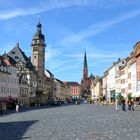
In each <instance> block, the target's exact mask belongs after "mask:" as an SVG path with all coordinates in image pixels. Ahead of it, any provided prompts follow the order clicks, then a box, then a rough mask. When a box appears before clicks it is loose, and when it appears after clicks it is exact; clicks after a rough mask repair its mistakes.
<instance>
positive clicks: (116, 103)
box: [115, 99, 118, 111]
mask: <svg viewBox="0 0 140 140" xmlns="http://www.w3.org/2000/svg"><path fill="white" fill-rule="evenodd" d="M115 105H116V111H118V99H116V102H115Z"/></svg>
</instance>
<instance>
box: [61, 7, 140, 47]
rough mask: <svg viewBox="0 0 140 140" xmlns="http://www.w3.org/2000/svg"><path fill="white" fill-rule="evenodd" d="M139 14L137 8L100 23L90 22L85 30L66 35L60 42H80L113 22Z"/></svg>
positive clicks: (119, 21)
mask: <svg viewBox="0 0 140 140" xmlns="http://www.w3.org/2000/svg"><path fill="white" fill-rule="evenodd" d="M138 15H140V10H139V9H137V10H135V11H132V12H129V13H125V14H123V15H119V16H117V17H115V18H113V19H111V20H108V21H104V22H101V23H97V24H92V25H90V26H89V27H88V28H86V29H85V30H83V31H81V32H79V33H74V34H73V35H72V36H70V37H66V38H64V39H63V40H62V43H64V44H66V43H68V42H69V43H71V42H80V41H82V40H83V39H86V38H88V37H90V36H93V35H96V34H99V33H101V32H103V31H105V30H106V29H107V28H109V27H111V26H113V25H115V24H119V23H121V22H123V21H125V20H128V19H130V18H134V17H136V16H138Z"/></svg>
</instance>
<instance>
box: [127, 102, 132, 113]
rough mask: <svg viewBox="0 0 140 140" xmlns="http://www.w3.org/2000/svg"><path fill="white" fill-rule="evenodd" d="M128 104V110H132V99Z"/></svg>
mask: <svg viewBox="0 0 140 140" xmlns="http://www.w3.org/2000/svg"><path fill="white" fill-rule="evenodd" d="M127 105H128V110H129V111H131V100H128V101H127Z"/></svg>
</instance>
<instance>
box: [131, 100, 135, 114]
mask: <svg viewBox="0 0 140 140" xmlns="http://www.w3.org/2000/svg"><path fill="white" fill-rule="evenodd" d="M131 110H132V111H134V100H133V99H131Z"/></svg>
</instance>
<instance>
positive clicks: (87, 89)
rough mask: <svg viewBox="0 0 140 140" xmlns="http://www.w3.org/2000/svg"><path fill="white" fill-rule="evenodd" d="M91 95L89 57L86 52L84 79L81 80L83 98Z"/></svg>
mask: <svg viewBox="0 0 140 140" xmlns="http://www.w3.org/2000/svg"><path fill="white" fill-rule="evenodd" d="M89 94H90V83H89V77H88V65H87V56H86V51H85V55H84V62H83V77H82V80H81V96H82V97H85V98H87V96H88V95H89Z"/></svg>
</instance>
